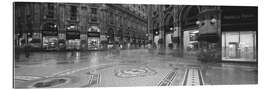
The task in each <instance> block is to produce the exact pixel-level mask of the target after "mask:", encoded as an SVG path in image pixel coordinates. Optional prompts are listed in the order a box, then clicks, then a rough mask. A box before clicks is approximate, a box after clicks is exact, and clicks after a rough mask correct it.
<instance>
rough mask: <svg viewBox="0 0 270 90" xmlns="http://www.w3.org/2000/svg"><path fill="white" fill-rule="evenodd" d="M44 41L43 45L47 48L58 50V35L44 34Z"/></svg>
mask: <svg viewBox="0 0 270 90" xmlns="http://www.w3.org/2000/svg"><path fill="white" fill-rule="evenodd" d="M42 43H43V45H42V47H43V48H44V49H45V50H56V49H58V47H57V43H58V37H57V36H44V37H43V42H42Z"/></svg>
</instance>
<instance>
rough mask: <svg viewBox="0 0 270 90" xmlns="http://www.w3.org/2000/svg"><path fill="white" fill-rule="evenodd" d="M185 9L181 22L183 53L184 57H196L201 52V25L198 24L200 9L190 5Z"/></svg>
mask: <svg viewBox="0 0 270 90" xmlns="http://www.w3.org/2000/svg"><path fill="white" fill-rule="evenodd" d="M184 11H185V14H183V16H182V20H183V21H182V23H181V29H182V31H183V32H182V33H183V35H182V39H183V45H182V47H183V55H184V57H191V58H196V57H197V54H198V52H199V46H198V44H199V41H198V35H199V25H197V24H196V22H197V20H198V19H197V18H198V17H197V16H198V14H199V10H198V7H196V6H190V7H186V8H185V10H184Z"/></svg>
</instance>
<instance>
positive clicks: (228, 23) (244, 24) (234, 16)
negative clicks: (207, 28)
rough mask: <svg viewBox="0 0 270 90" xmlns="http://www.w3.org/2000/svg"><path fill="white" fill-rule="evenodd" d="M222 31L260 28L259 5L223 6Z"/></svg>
mask: <svg viewBox="0 0 270 90" xmlns="http://www.w3.org/2000/svg"><path fill="white" fill-rule="evenodd" d="M221 10H222V14H221V29H222V31H250V30H251V31H253V30H257V28H258V8H257V7H237V6H223V7H221Z"/></svg>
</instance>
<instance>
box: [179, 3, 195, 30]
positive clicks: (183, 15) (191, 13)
mask: <svg viewBox="0 0 270 90" xmlns="http://www.w3.org/2000/svg"><path fill="white" fill-rule="evenodd" d="M199 13H200V7H199V6H183V8H181V9H180V13H179V16H178V18H179V19H178V20H179V21H180V22H179V23H180V24H179V25H180V26H181V27H182V26H183V24H184V22H185V20H186V19H187V17H197V15H198V14H199Z"/></svg>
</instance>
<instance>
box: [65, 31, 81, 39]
mask: <svg viewBox="0 0 270 90" xmlns="http://www.w3.org/2000/svg"><path fill="white" fill-rule="evenodd" d="M66 37H67V39H80V32H79V31H67V32H66Z"/></svg>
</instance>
